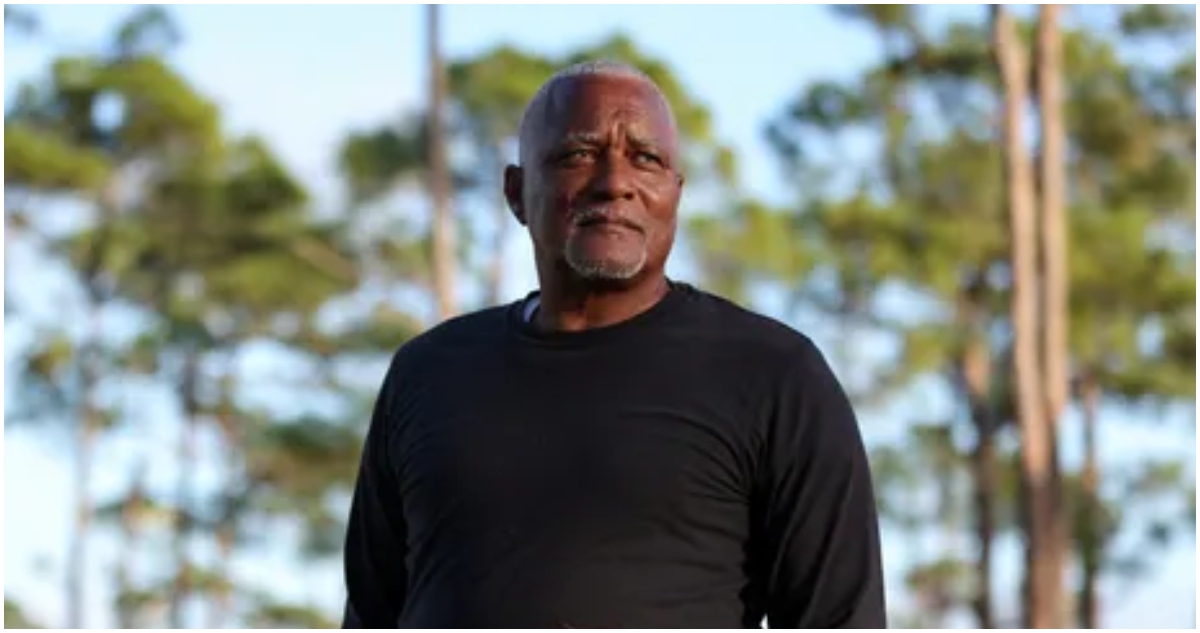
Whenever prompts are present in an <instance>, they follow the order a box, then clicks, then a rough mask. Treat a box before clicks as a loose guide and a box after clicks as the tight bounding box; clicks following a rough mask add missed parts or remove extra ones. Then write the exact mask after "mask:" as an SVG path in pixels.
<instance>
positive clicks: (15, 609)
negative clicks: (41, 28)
mask: <svg viewBox="0 0 1200 633" xmlns="http://www.w3.org/2000/svg"><path fill="white" fill-rule="evenodd" d="M4 13H5V17H7V16H8V7H5V11H4ZM4 628H6V629H40V628H42V627H41V626H38V625H37V624H34V623H33V620H30V619H29V618H28V617H27V616H26V615H25V612H24V610H22V609H21V606H20V605H19V604H17V603H16V602H14V601H12V600H9V599H8V598H5V599H4Z"/></svg>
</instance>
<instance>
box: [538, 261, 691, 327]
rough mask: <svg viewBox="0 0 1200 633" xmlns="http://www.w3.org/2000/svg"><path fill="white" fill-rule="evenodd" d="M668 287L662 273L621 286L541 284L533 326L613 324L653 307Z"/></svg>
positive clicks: (601, 325)
mask: <svg viewBox="0 0 1200 633" xmlns="http://www.w3.org/2000/svg"><path fill="white" fill-rule="evenodd" d="M669 290H670V283H669V282H668V281H667V278H666V277H665V276H664V275H662V274H659V275H655V276H653V277H650V278H647V279H645V280H642V281H639V282H637V283H634V284H632V285H630V286H628V287H625V288H604V287H603V286H599V285H594V284H586V283H569V284H543V287H542V290H541V296H540V300H539V302H538V306H537V311H536V312H535V313H534V315H533V321H534V323H535V324H536V325H537V327H539V328H541V329H543V330H548V331H558V332H577V331H582V330H589V329H594V328H600V327H605V326H609V325H615V324H617V323H620V322H622V321H626V320H629V319H632V318H633V317H635V316H637V315H639V314H641V313H643V312H645V311H646V310H649V309H650V308H652V307H654V305H655V304H657V303H658V302H659V301H660V300H662V298H663V297H664V296H666V294H667V292H668V291H669Z"/></svg>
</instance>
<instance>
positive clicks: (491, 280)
mask: <svg viewBox="0 0 1200 633" xmlns="http://www.w3.org/2000/svg"><path fill="white" fill-rule="evenodd" d="M492 152H493V154H494V156H495V161H494V168H495V170H496V173H497V174H499V173H503V171H504V149H503V147H502V146H501V144H500V143H496V144H495V146H494V149H493V150H492ZM493 204H494V205H495V207H494V208H495V213H496V233H495V234H494V237H493V240H492V259H491V262H490V263H489V265H488V275H487V305H489V306H495V305H499V304H500V293H501V292H503V286H504V247H505V245H507V244H508V235H509V230H510V228H511V227H512V218H511V217H509V210H508V201H507V200H505V198H504V188H503V187H501V186H499V185H497V186H496V197H495V202H494V203H493Z"/></svg>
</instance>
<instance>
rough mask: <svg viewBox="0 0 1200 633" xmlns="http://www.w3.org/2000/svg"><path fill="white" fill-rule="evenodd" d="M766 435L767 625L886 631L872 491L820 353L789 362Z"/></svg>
mask: <svg viewBox="0 0 1200 633" xmlns="http://www.w3.org/2000/svg"><path fill="white" fill-rule="evenodd" d="M773 414H774V415H772V416H771V417H772V418H773V419H772V420H771V430H770V431H769V432H768V435H767V442H768V446H767V448H766V450H767V467H766V473H765V474H766V481H765V482H764V484H765V486H764V491H763V500H764V505H763V514H762V515H760V516H761V517H762V525H761V528H762V530H763V531H762V534H763V535H764V536H765V537H766V538H765V543H763V546H764V550H765V551H764V552H763V558H764V559H765V562H766V567H765V570H764V571H766V577H765V578H764V579H763V580H764V591H765V596H764V597H765V599H766V604H765V605H764V606H765V607H766V614H767V625H768V626H769V627H770V628H801V629H822V628H834V629H861V628H886V627H887V616H886V609H885V600H884V583H883V568H882V567H883V566H882V560H881V553H880V542H879V522H878V516H877V510H876V506H875V496H874V490H873V486H872V482H871V472H870V467H869V464H868V462H867V455H866V450H865V447H864V446H863V442H862V438H861V435H860V432H859V428H858V421H857V420H856V418H855V415H854V411H853V410H852V408H851V405H850V401H849V399H848V398H847V396H846V394H845V391H844V390H843V389H842V386H841V385H840V383H839V382H838V380H837V378H836V377H835V376H834V375H833V371H832V370H831V369H830V367H829V365H828V364H827V363H826V361H825V358H824V357H823V356H822V355H821V353H820V351H819V350H818V349H817V348H816V347H815V346H814V345H813V344H812V343H811V342H809V341H806V343H805V345H803V346H802V349H801V351H800V352H799V353H798V356H797V358H796V360H795V361H794V362H793V363H792V364H791V370H790V371H789V372H788V373H787V375H786V377H785V380H784V382H783V386H782V388H781V389H780V393H779V394H778V396H777V398H776V406H775V407H774V411H773Z"/></svg>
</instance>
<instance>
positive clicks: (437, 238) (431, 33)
mask: <svg viewBox="0 0 1200 633" xmlns="http://www.w3.org/2000/svg"><path fill="white" fill-rule="evenodd" d="M438 14H439V9H438V6H437V5H436V4H431V5H429V6H428V7H426V8H425V15H426V23H425V37H426V38H427V40H428V46H429V86H430V87H429V128H430V129H429V137H428V143H429V198H430V202H431V203H432V205H433V254H432V255H433V287H434V296H435V298H436V299H437V306H438V316H439V317H440V318H441V319H448V318H450V317H451V316H453V315H454V314H455V312H456V311H457V310H458V307H457V302H456V300H455V298H454V292H455V286H454V284H455V282H456V281H457V275H456V274H455V272H456V271H457V269H458V267H457V263H456V260H457V257H456V254H455V248H454V232H453V231H454V219H453V217H452V215H451V213H452V212H451V210H450V205H451V199H450V196H451V192H450V171H449V170H450V167H449V165H448V164H447V159H446V152H447V150H446V137H445V131H444V125H445V123H444V121H445V118H446V77H445V74H446V71H445V68H444V67H443V64H442V51H441V32H440V21H439V18H438Z"/></svg>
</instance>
